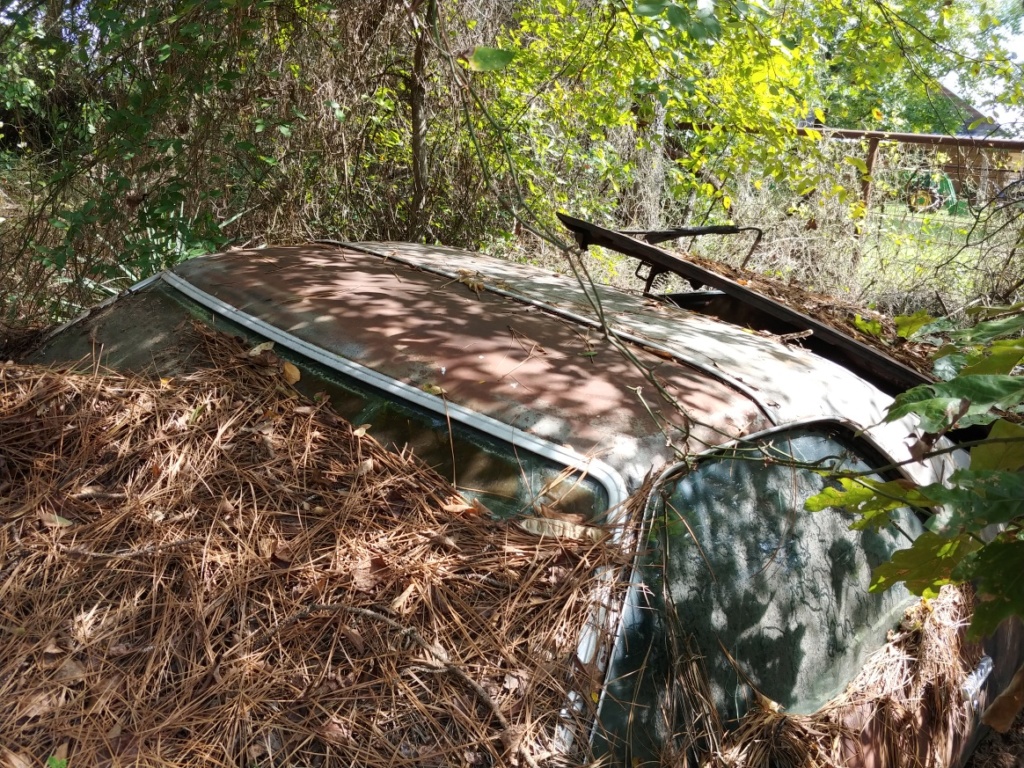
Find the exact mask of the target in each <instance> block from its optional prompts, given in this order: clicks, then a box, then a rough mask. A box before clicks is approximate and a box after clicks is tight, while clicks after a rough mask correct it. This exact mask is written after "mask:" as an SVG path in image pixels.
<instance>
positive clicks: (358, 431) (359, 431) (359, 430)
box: [352, 424, 373, 437]
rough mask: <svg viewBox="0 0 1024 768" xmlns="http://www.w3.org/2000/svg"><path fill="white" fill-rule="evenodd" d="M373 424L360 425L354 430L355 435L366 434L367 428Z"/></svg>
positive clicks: (353, 434)
mask: <svg viewBox="0 0 1024 768" xmlns="http://www.w3.org/2000/svg"><path fill="white" fill-rule="evenodd" d="M372 426H373V424H360V425H359V426H358V427H356V428H355V429H353V430H352V436H353V437H362V436H363V435H365V434H366V430H368V429H369V428H370V427H372Z"/></svg>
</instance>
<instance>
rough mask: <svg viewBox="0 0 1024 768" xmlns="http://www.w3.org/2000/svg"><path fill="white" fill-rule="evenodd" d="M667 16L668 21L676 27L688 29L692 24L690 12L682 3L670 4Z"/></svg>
mask: <svg viewBox="0 0 1024 768" xmlns="http://www.w3.org/2000/svg"><path fill="white" fill-rule="evenodd" d="M665 18H666V19H668V23H669V24H671V25H672V26H673V27H675V28H676V29H686V28H687V27H689V26H690V14H689V13H688V12H687V11H686V10H685V9H684V8H683V7H682V6H680V5H677V4H676V3H672V5H670V6H668V9H667V12H666V13H665Z"/></svg>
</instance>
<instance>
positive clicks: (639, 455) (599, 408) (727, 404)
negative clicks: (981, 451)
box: [173, 241, 942, 487]
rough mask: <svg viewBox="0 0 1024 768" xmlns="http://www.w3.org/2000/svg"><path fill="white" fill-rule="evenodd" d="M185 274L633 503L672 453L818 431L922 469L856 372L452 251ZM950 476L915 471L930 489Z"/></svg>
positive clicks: (249, 258) (207, 261)
mask: <svg viewBox="0 0 1024 768" xmlns="http://www.w3.org/2000/svg"><path fill="white" fill-rule="evenodd" d="M173 271H174V274H175V275H176V276H177V277H178V278H183V279H184V280H186V281H187V282H188V283H189V284H190V285H191V286H193V287H194V288H196V289H198V290H199V291H201V292H203V293H205V294H208V295H211V296H213V297H216V299H217V300H219V301H222V302H225V303H227V304H229V305H231V306H232V307H234V308H237V309H238V310H241V311H242V312H244V313H246V314H247V315H250V316H253V317H255V318H258V319H259V320H260V321H262V322H265V323H268V324H270V325H271V326H274V327H275V328H279V329H281V330H282V331H285V332H287V333H288V334H292V335H294V336H296V337H298V338H300V339H303V340H304V341H306V342H309V343H311V344H315V345H317V346H318V347H321V348H323V349H326V350H328V351H330V352H332V353H334V354H337V355H339V356H341V357H343V358H346V359H350V360H353V361H355V362H357V363H359V364H361V365H364V366H367V367H368V368H371V369H373V370H375V371H378V372H380V373H383V374H385V375H386V376H388V377H390V378H393V379H395V380H398V381H402V382H406V383H410V384H412V385H414V386H416V387H419V388H421V389H424V390H426V391H428V392H436V393H438V394H440V395H443V396H444V398H445V399H446V400H447V401H450V402H452V403H456V404H459V405H462V406H465V407H466V408H469V409H471V410H473V411H475V412H478V413H482V414H485V415H486V416H489V417H492V418H494V419H497V420H498V421H501V422H503V423H506V424H510V425H512V426H514V427H516V428H518V429H520V430H523V431H525V432H527V433H530V434H533V435H536V436H537V437H540V438H542V439H544V440H548V441H551V442H554V443H560V444H566V445H570V446H571V447H572V448H573V449H575V450H576V451H578V452H580V453H582V454H585V455H589V456H599V457H601V458H602V459H603V460H604V461H606V462H607V463H609V464H611V465H612V466H613V467H615V468H616V469H617V470H618V471H619V472H621V473H623V475H624V476H625V477H626V478H627V483H628V485H629V486H630V487H635V485H636V484H637V483H638V482H639V481H640V479H642V477H643V476H644V475H645V474H646V473H647V472H648V471H649V470H650V468H651V467H652V466H657V465H659V464H661V463H664V462H666V461H670V460H672V459H673V458H674V457H678V453H676V452H674V450H673V447H671V446H670V445H669V444H670V443H671V444H673V445H674V446H675V447H676V448H681V449H683V450H685V451H686V452H688V453H697V452H700V451H702V450H705V449H707V448H708V447H712V446H715V445H719V444H723V443H725V442H728V441H731V440H734V439H736V438H740V437H744V436H747V435H750V434H753V433H757V432H760V431H764V430H766V429H769V428H771V427H772V426H773V425H782V424H790V423H801V422H806V421H819V420H820V421H836V422H843V423H847V424H849V425H850V426H851V427H852V428H854V429H857V430H865V431H866V434H867V435H868V436H869V437H870V438H871V439H872V441H873V442H875V443H876V445H877V446H878V447H879V448H881V449H882V450H883V451H884V452H885V453H886V454H888V455H889V456H890V457H892V458H894V459H896V460H898V461H900V460H904V459H909V458H910V456H909V453H908V451H907V447H906V445H905V438H906V436H907V434H908V431H911V430H912V424H910V423H909V422H904V423H896V424H884V423H881V422H882V419H883V417H884V415H885V410H886V407H887V406H888V405H889V403H890V402H891V398H890V397H889V396H888V395H886V394H884V393H882V392H881V391H879V390H878V389H877V388H876V387H875V386H873V385H872V384H870V383H868V382H866V381H864V380H863V379H862V378H860V377H859V376H858V375H857V374H855V373H853V372H851V371H849V370H847V369H845V368H843V367H842V366H840V365H839V364H837V363H834V362H832V361H829V360H826V359H824V358H822V357H820V356H818V355H815V354H813V353H811V352H809V351H808V350H805V349H803V348H801V347H799V346H790V345H786V344H783V343H781V342H779V341H778V340H776V339H773V338H768V337H766V336H764V335H760V334H757V333H754V332H751V331H749V330H746V329H743V328H739V327H737V326H735V325H730V324H728V323H724V322H720V321H717V320H714V319H711V318H708V317H706V316H702V315H699V314H696V313H693V312H690V311H687V310H684V309H680V308H677V307H674V306H670V305H667V304H665V303H662V302H658V301H655V300H652V299H650V298H644V297H641V296H638V295H633V294H630V293H628V292H625V291H622V290H618V289H615V288H611V287H606V286H595V285H590V286H586V287H584V286H582V285H581V284H580V282H579V281H577V280H576V279H575V278H573V277H569V276H566V275H562V274H557V273H554V272H552V271H551V270H549V269H541V268H538V267H534V266H530V265H525V264H516V263H513V262H510V261H507V260H501V259H497V258H493V257H488V256H484V255H481V254H477V253H470V252H467V251H462V250H459V249H454V248H447V247H442V246H430V245H419V244H411V243H336V242H330V241H327V242H321V243H315V244H310V245H305V246H291V247H281V248H265V249H254V250H237V251H229V252H226V253H223V254H216V255H213V256H209V257H204V258H200V259H193V260H190V261H187V262H184V263H182V264H180V265H179V266H177V267H176V268H175V269H174V270H173ZM602 321H603V322H602ZM605 327H607V328H608V329H609V330H610V331H611V336H612V338H611V339H609V338H606V335H605V333H604V331H603V328H605ZM629 358H632V360H630V359H629ZM640 366H643V367H646V368H648V369H649V370H650V372H651V373H650V375H644V374H643V373H642V372H641V370H640ZM661 388H663V389H664V391H665V392H667V393H668V395H669V397H671V398H674V399H675V404H670V403H668V402H666V399H665V398H664V397H662V396H661V394H660V393H659V389H661ZM666 425H676V428H671V427H667V426H666ZM666 432H667V434H666ZM940 464H941V461H940ZM935 470H936V467H933V468H931V469H926V468H924V467H921V466H918V467H910V471H911V474H912V475H913V474H919V475H921V479H923V480H927V481H931V480H933V479H934V474H933V472H934V471H935ZM939 471H942V470H941V468H940V469H939Z"/></svg>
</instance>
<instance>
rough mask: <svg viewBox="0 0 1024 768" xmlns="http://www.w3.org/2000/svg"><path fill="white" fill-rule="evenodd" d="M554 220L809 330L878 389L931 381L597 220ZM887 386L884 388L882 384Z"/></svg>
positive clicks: (585, 238)
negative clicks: (879, 386) (842, 356)
mask: <svg viewBox="0 0 1024 768" xmlns="http://www.w3.org/2000/svg"><path fill="white" fill-rule="evenodd" d="M558 218H559V219H560V220H561V222H562V223H563V224H564V225H565V226H566V227H567V228H568V229H569V230H570V231H571V232H572V233H573V235H574V236H575V237H576V241H577V242H578V243H579V245H580V247H581V248H583V249H586V248H587V247H588V246H591V245H599V246H601V247H603V248H608V249H610V250H613V251H615V252H617V253H621V254H623V255H625V256H632V257H633V258H635V259H640V260H642V261H646V262H647V263H648V264H651V265H652V266H655V267H657V268H660V269H664V270H667V271H669V272H672V273H674V274H676V275H679V276H680V277H683V278H686V279H687V280H693V281H698V282H700V283H703V284H704V285H710V286H712V287H713V288H717V289H719V290H720V291H722V292H724V293H726V294H727V295H729V296H731V297H733V298H735V299H738V300H739V301H742V302H743V303H745V304H749V305H750V306H752V307H755V308H756V309H759V310H761V311H762V312H767V313H768V314H770V315H771V316H772V317H775V318H777V319H779V320H782V321H783V322H786V323H789V324H790V325H792V326H794V327H795V328H798V329H803V330H811V331H813V332H814V335H815V337H817V338H818V339H820V340H821V341H823V342H825V343H827V344H828V345H829V346H831V347H833V348H835V349H837V350H839V351H841V352H842V353H843V355H844V357H845V359H846V361H847V362H848V367H852V368H854V369H856V370H857V371H858V372H859V373H860V374H861V375H863V376H864V377H865V378H867V379H870V380H872V381H874V382H875V383H876V384H880V385H882V386H881V388H882V389H886V390H888V391H892V389H893V388H894V387H895V388H898V389H910V388H911V387H916V386H918V385H920V384H930V383H932V379H930V378H929V377H927V376H925V375H923V374H921V373H919V372H918V371H915V370H914V369H913V368H910V367H909V366H906V365H904V364H903V363H901V362H899V361H898V360H894V359H893V358H891V357H889V356H888V355H884V354H882V353H881V352H879V351H877V350H875V349H873V348H872V347H869V346H868V345H867V344H864V343H862V342H860V341H857V340H856V339H854V338H853V337H851V336H848V335H846V334H845V333H842V332H841V331H837V330H836V329H835V328H832V327H831V326H829V325H826V324H825V323H822V322H821V321H819V320H815V319H814V318H813V317H809V316H808V315H805V314H803V313H802V312H798V311H796V310H795V309H790V308H789V307H787V306H785V305H783V304H780V303H779V302H777V301H775V300H773V299H770V298H768V297H766V296H762V295H761V294H759V293H757V292H756V291H752V290H750V289H749V288H746V287H745V286H742V285H740V284H739V283H737V282H736V281H734V280H730V279H729V278H727V277H723V276H722V275H720V274H718V273H717V272H712V271H711V270H709V269H705V268H704V267H699V266H697V265H696V264H692V263H690V262H688V261H685V260H684V259H681V258H679V257H678V256H676V255H673V254H671V253H669V252H668V251H665V250H662V249H661V248H658V247H656V246H653V245H650V244H649V243H644V242H641V241H640V240H636V239H634V238H632V237H630V236H629V235H624V234H622V233H621V232H616V231H615V230H611V229H606V228H605V227H602V226H599V225H597V224H591V223H590V222H588V221H583V220H582V219H577V218H574V217H572V216H567V215H565V214H562V213H559V214H558ZM886 385H888V386H886Z"/></svg>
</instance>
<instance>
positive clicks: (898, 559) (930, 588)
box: [871, 531, 980, 597]
mask: <svg viewBox="0 0 1024 768" xmlns="http://www.w3.org/2000/svg"><path fill="white" fill-rule="evenodd" d="M979 546H980V545H979V544H978V542H977V540H976V539H974V538H972V537H971V536H968V535H966V534H964V535H962V536H957V537H955V538H952V539H950V538H947V537H945V536H941V535H939V534H937V533H932V532H931V531H925V532H924V533H922V534H921V535H920V536H918V537H917V538H916V539H915V540H914V543H913V545H912V546H910V547H909V548H908V549H900V550H897V551H896V552H895V553H893V556H892V559H891V560H890V561H889V562H887V563H882V564H881V565H880V566H878V567H877V568H875V572H874V575H873V578H872V580H871V591H872V592H883V591H885V590H887V589H890V588H891V587H893V586H894V585H896V584H898V583H900V582H903V583H905V584H906V585H907V589H909V590H910V591H911V592H913V593H914V594H915V595H923V596H924V597H935V596H936V595H938V593H939V589H941V588H942V587H943V586H945V585H946V584H950V583H952V582H953V581H954V579H953V570H954V569H955V568H956V567H957V566H958V565H959V564H960V562H961V561H962V560H963V559H964V558H965V557H966V556H967V555H969V554H970V553H971V552H974V551H975V550H976V549H978V547H979Z"/></svg>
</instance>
